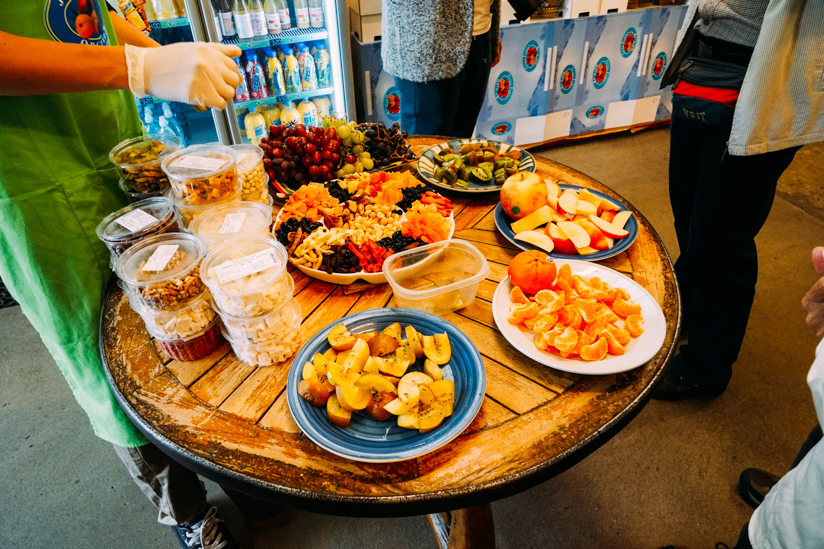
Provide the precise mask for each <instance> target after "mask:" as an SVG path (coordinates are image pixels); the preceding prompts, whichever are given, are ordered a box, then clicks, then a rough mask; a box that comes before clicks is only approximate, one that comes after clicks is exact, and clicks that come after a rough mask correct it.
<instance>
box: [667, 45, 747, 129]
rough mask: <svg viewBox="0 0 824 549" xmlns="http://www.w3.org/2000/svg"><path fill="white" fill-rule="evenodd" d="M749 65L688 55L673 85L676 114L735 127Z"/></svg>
mask: <svg viewBox="0 0 824 549" xmlns="http://www.w3.org/2000/svg"><path fill="white" fill-rule="evenodd" d="M746 74H747V67H745V66H742V65H738V64H736V63H729V62H726V61H717V60H715V59H705V58H703V57H688V58H686V59H685V60H684V62H683V63H682V64H681V68H680V69H679V70H678V77H677V80H676V81H675V85H674V86H673V88H672V93H673V95H672V116H673V117H675V118H682V119H684V120H692V121H693V122H703V123H704V124H711V125H713V126H721V127H727V128H728V127H731V126H732V117H733V114H734V113H735V104H736V102H737V101H738V95H739V93H740V92H741V85H742V84H743V82H744V75H746Z"/></svg>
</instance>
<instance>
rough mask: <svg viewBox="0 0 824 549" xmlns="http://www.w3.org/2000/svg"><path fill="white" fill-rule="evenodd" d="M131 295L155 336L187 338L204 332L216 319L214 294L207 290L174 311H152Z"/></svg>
mask: <svg viewBox="0 0 824 549" xmlns="http://www.w3.org/2000/svg"><path fill="white" fill-rule="evenodd" d="M127 295H128V296H129V303H130V304H131V306H132V309H134V310H135V312H136V313H137V314H139V315H140V316H141V317H142V318H143V322H144V323H145V324H146V331H147V332H149V334H151V335H152V336H153V337H159V338H161V339H165V340H175V339H185V338H188V337H192V336H194V335H197V334H198V333H200V332H202V331H203V330H204V329H205V328H207V327H208V326H209V325H210V324H211V323H212V321H213V320H214V319H215V315H216V314H217V313H215V310H214V309H213V308H212V303H211V299H212V295H211V294H210V293H209V290H206V291H205V292H203V293H202V294H200V296H198V297H196V298H195V299H194V300H193V301H191V302H189V304H188V305H186V306H185V307H181V308H180V309H176V310H172V311H163V312H158V311H152V310H151V309H147V308H146V307H143V306H142V305H141V304H140V303H139V302H138V301H137V300H136V299H134V298H132V296H131V294H127Z"/></svg>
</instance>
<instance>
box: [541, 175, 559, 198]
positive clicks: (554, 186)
mask: <svg viewBox="0 0 824 549" xmlns="http://www.w3.org/2000/svg"><path fill="white" fill-rule="evenodd" d="M544 184H545V185H546V198H547V200H549V199H550V198H558V197H559V196H561V187H559V186H558V183H557V182H555V181H553V180H551V179H544Z"/></svg>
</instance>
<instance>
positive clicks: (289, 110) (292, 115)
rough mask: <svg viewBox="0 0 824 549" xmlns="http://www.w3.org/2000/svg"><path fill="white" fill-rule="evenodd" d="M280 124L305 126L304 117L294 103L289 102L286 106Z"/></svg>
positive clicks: (281, 113)
mask: <svg viewBox="0 0 824 549" xmlns="http://www.w3.org/2000/svg"><path fill="white" fill-rule="evenodd" d="M280 123H281V124H283V125H284V126H286V125H287V124H303V117H302V116H301V114H300V111H298V110H297V109H296V108H295V103H294V102H293V101H287V102H286V105H285V106H284V107H283V109H281V111H280Z"/></svg>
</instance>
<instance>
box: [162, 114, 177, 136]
mask: <svg viewBox="0 0 824 549" xmlns="http://www.w3.org/2000/svg"><path fill="white" fill-rule="evenodd" d="M157 123H158V125H159V126H160V133H168V134H169V135H174V136H178V135H177V133H175V131H174V129H172V127H171V126H170V125H169V121H168V120H166V117H165V116H160V117H158V119H157ZM178 137H179V136H178Z"/></svg>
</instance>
